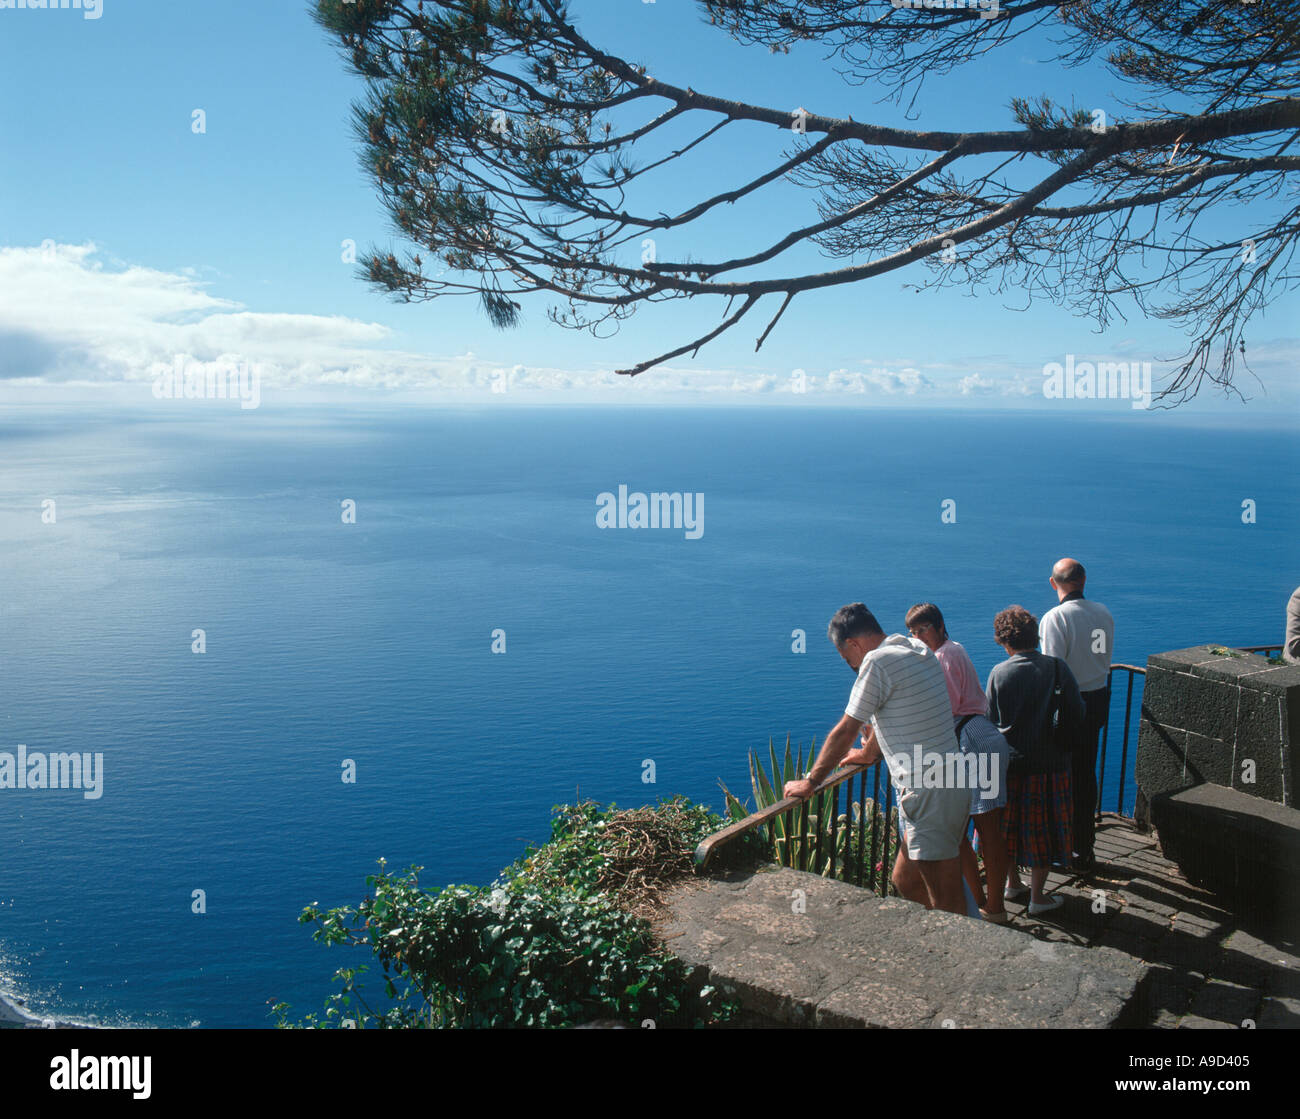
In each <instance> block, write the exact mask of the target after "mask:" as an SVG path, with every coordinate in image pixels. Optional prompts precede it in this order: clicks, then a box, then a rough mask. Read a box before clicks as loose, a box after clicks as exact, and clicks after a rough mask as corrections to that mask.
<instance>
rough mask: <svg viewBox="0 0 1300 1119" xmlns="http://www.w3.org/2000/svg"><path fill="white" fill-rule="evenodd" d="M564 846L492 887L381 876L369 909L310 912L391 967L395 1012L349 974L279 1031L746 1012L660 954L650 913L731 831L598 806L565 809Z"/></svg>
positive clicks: (701, 1020) (677, 802)
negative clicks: (718, 836) (712, 841)
mask: <svg viewBox="0 0 1300 1119" xmlns="http://www.w3.org/2000/svg"><path fill="white" fill-rule="evenodd" d="M555 813H556V816H555V819H554V820H553V822H552V838H551V840H550V841H549V842H548V843H546V844H543V845H542V846H541V847H530V848H529V849H528V851H527V852H525V854H524V855H523V856H522V857H521V858H520V859H518V860H516V862H514V863H512V864H511V865H510V866H509V867H507V868H506V870H505V871H504V872H503V873H502V875H501V876H500V878H498V880H497V881H496V882H495V883H494V884H493V885H492V886H490V887H475V886H447V887H445V888H443V889H441V890H438V891H436V892H429V891H427V890H423V889H421V888H420V885H419V872H420V869H421V868H419V867H411V868H409V869H408V870H407V871H406V872H405V873H404V874H402V875H399V876H393V875H389V874H388V873H387V872H386V871H385V864H384V862H383V860H380V864H379V865H380V872H379V873H378V874H375V875H371V876H369V877H368V878H367V879H366V884H367V886H368V887H369V888H370V891H371V893H370V895H369V896H367V897H366V898H365V899H364V900H363V901H362V902H361V904H360V905H358V906H357V907H356V908H355V909H353V908H351V907H348V906H343V907H340V908H338V909H331V910H326V911H322V910H320V909H318V908H317V907H316V906H315V905H311V906H308V907H307V908H305V909H304V910H303V911H302V914H301V915H300V916H299V921H300V923H303V924H315V925H316V926H317V928H316V929H315V931H314V932H313V934H312V936H313V939H315V940H317V941H320V942H321V943H324V944H326V945H337V944H349V945H356V946H366V947H368V948H369V949H370V950H371V952H372V953H373V954H374V956H375V957H376V958H377V959H378V961H379V964H380V965H381V966H382V968H383V974H384V980H385V984H384V993H385V1000H386V1005H384V1006H383V1007H376V1006H373V1005H371V1001H369V1000H367V998H366V997H365V996H364V995H363V993H362V991H361V989H360V985H359V984H358V982H357V978H358V976H359V975H360V974H361V973H362V972H364V971H365V968H364V967H356V968H340V969H339V970H338V971H337V972H336V973H335V980H336V982H338V983H340V984H341V990H340V991H339V992H337V993H335V994H333V995H331V996H329V998H327V1000H326V1010H325V1015H324V1018H323V1019H322V1018H319V1017H317V1016H316V1015H314V1014H309V1015H307V1016H306V1017H305V1018H304V1019H303V1020H302V1021H301V1022H299V1023H292V1022H290V1020H289V1010H290V1007H289V1006H288V1005H287V1004H285V1003H277V1004H276V1006H275V1007H274V1008H273V1009H272V1014H274V1015H275V1017H276V1024H277V1025H279V1026H281V1027H283V1028H289V1027H291V1026H294V1025H300V1026H305V1027H310V1028H317V1027H322V1026H348V1025H352V1026H354V1027H355V1026H360V1027H366V1026H377V1027H381V1028H394V1027H399V1028H401V1027H406V1028H409V1027H429V1026H435V1027H436V1026H444V1027H508V1026H524V1027H546V1026H572V1025H578V1024H581V1023H583V1022H586V1021H591V1020H594V1019H610V1018H613V1019H618V1020H622V1021H626V1022H631V1023H637V1024H639V1023H642V1022H645V1021H646V1020H647V1019H649V1020H653V1022H654V1024H655V1025H657V1026H697V1025H707V1024H711V1023H713V1022H719V1021H725V1020H726V1019H728V1018H730V1017H731V1016H732V1015H733V1014H734V1013H735V1011H736V1009H737V1007H736V1005H735V1003H733V1002H732V1001H731V1000H730V999H728V998H726V997H725V996H724V995H723V994H722V993H721V992H719V991H717V990H716V989H714V988H713V987H710V986H707V985H705V984H703V983H702V981H700V980H699V979H697V978H696V977H694V976H693V974H692V973H691V971H690V970H689V969H688V968H687V967H686V966H685V965H684V964H683V963H682V962H681V961H680V960H678V959H677V958H676V957H675V956H673V955H672V954H671V953H670V952H669V951H667V949H665V948H664V947H663V946H662V945H661V944H659V943H658V942H657V941H656V939H655V937H654V935H653V932H652V929H651V925H650V923H649V922H648V921H647V920H646V919H645V917H644V916H640V915H638V914H637V913H633V912H629V907H631V908H636V909H639V910H642V911H646V912H649V911H653V909H654V907H655V905H656V904H657V902H658V896H659V893H660V891H661V890H662V889H663V888H664V887H665V886H667V885H668V884H669V883H670V882H672V881H673V880H674V879H676V878H678V877H680V876H681V875H683V874H686V873H690V870H691V860H690V855H691V852H692V850H693V848H694V845H695V843H696V842H698V840H699V838H703V836H704V835H707V834H709V833H710V832H711V831H714V830H716V829H717V827H718V826H719V825H720V824H721V823H722V821H721V820H720V819H719V818H718V817H717V816H715V815H713V814H712V813H710V812H708V811H707V810H706V809H703V808H700V807H698V806H694V805H690V804H689V802H687V801H685V800H684V799H683V798H675V799H674V800H671V801H668V802H665V803H664V804H662V805H660V806H659V807H658V808H647V809H636V810H632V811H630V812H626V811H625V812H619V811H618V810H616V809H615V808H614V807H613V806H612V805H611V806H610V807H609V808H608V809H602V808H600V807H599V806H597V805H594V804H590V803H586V804H579V805H572V806H570V805H565V806H560V807H558V808H556V809H555Z"/></svg>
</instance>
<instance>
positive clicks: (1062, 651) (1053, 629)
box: [1038, 609, 1069, 660]
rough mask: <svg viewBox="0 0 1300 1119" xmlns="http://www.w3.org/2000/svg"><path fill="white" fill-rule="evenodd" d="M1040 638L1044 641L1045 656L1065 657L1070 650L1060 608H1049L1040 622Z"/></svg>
mask: <svg viewBox="0 0 1300 1119" xmlns="http://www.w3.org/2000/svg"><path fill="white" fill-rule="evenodd" d="M1038 640H1039V641H1040V642H1042V646H1043V656H1045V657H1060V658H1061V659H1062V660H1064V659H1065V655H1066V653H1067V652H1069V650H1068V649H1067V648H1066V645H1067V644H1068V642H1067V641H1066V640H1065V623H1064V622H1063V621H1062V620H1061V612H1060V611H1059V610H1055V609H1053V610H1049V611H1048V612H1047V613H1046V614H1044V615H1043V620H1042V621H1041V622H1040V623H1039V624H1038Z"/></svg>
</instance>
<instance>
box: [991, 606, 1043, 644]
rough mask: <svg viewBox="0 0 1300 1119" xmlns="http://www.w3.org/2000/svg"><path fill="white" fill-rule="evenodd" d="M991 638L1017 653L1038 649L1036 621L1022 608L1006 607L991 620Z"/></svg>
mask: <svg viewBox="0 0 1300 1119" xmlns="http://www.w3.org/2000/svg"><path fill="white" fill-rule="evenodd" d="M993 638H994V640H995V641H997V643H998V644H999V645H1005V646H1007V648H1009V649H1015V650H1017V651H1019V650H1021V649H1036V648H1038V619H1037V618H1035V617H1034V616H1033V615H1032V614H1031V613H1030V612H1029V611H1028V610H1026V609H1025V608H1024V607H1023V606H1008V607H1007V608H1006V609H1005V610H1003V611H1002V612H1001V613H1000V614H998V616H997V617H996V618H994V619H993Z"/></svg>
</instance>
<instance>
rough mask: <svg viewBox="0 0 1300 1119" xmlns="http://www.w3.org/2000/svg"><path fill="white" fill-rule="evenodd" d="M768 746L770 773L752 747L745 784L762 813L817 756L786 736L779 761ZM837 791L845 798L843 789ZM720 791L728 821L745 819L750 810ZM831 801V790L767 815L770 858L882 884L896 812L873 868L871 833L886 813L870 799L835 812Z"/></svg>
mask: <svg viewBox="0 0 1300 1119" xmlns="http://www.w3.org/2000/svg"><path fill="white" fill-rule="evenodd" d="M767 748H768V757H769V761H770V769H766V768H764V765H763V760H762V758H760V757H759V754H758V751H757V750H754V749H753V748H751V749H750V751H749V781H750V785H751V787H752V789H753V793H754V801H755V808H754V809H753V811H761V810H762V809H764V808H767V807H769V806H771V805H773V804H776V803H777V802H778V801H780V800H782V799H784V798H783V796H782V792H783V790H784V788H785V783H786V782H787V781H793V780H795V779H796V778H798V777H800V776H802V775H803V773H804V772H805V771H806V770H807V768H808V767H809V766H811V765H812V762H813V759H814V758H816V756H817V740H816V739H813V741H812V742H811V743H810V744H809V746H808V752H807V755H805V754H804V749H803V744H802V743H798V744H796V745H794V746H791V743H790V738H789V736H788V735H787V736H786V740H785V754H784V756H783V757H779V756H778V755H777V752H776V746H775V745H774V744H773V742H772V741H771V740H770V739H769V740H768V744H767ZM719 784H721V782H719ZM841 791H842V792H843V794H844V795H845V797H847V793H848V790H847V788H845V789H843V790H841ZM722 793H723V796H724V797H725V798H726V805H727V814H728V815H729V816H730V818H731V819H732V820H733V821H739V820H743V819H745V818H746V817H747V816H749V815H750V813H751V810H750V809H749V808H747V807H746V806H745V804H744V803H743V802H742V801H741V800H740V798H739V797H737V796H735V795H734V794H733V793H732V792H731V790H730V789H728V788H727V786H726V785H722ZM836 799H837V798H836V793H835V791H832V790H829V789H828V790H826V791H824V792H821V793H818V794H817V795H816V796H812V797H809V798H808V800H806V801H804V802H802V803H801V804H800V805H799V806H798V807H796V808H793V809H791V810H790V811H789V812H783V813H781V815H779V816H774V817H772V819H770V820H769V821H768V822H767V823H766V824H765V825H764V828H765V830H766V832H767V837H768V840H769V842H770V846H771V851H772V855H773V858H774V859H775V860H776V862H777V863H778V864H779V865H781V866H788V867H795V868H798V867H799V866H800V864H801V862H802V864H803V867H802V869H804V870H807V871H810V872H812V873H813V874H820V875H822V876H823V877H830V876H831V874H832V871H831V867H832V865H834V868H835V869H834V876H835V877H836V878H840V879H843V880H845V881H851V882H856V883H858V884H860V885H873V886H874V885H875V884H876V883H877V882H879V881H882V880H883V876H882V873H881V872H882V871H883V868H884V865H885V864H887V863H888V862H889V859H890V857H891V852H893V851H894V850H896V848H897V838H896V834H897V833H896V812H895V811H894V810H893V809H892V808H891V809H890V812H889V817H888V826H887V828H885V829H882V830H881V834H883V835H885V836H886V837H887V846H886V849H885V850H884V851H879V852H877V854H878V855H879V856H880V858H879V862H878V863H877V864H876V865H875V866H873V865H871V853H872V851H873V849H874V848H875V842H874V840H875V835H876V833H877V829H878V828H879V826H880V825H881V824H882V823H884V822H885V814H884V813H883V812H882V811H881V810H880V809H879V808H878V807H877V806H876V804H875V802H874V801H873V800H872V799H871V798H870V797H867V798H864V801H863V802H858V801H854V802H853V803H852V804H851V805H850V804H848V803H846V804H845V806H844V808H845V810H844V811H842V812H836V811H835V807H834V806H835V803H836ZM864 808H865V810H866V813H867V817H866V821H867V823H866V830H865V834H863V835H862V837H861V839H860V840H859V828H860V825H861V822H862V814H863V810H864ZM805 816H806V819H805ZM832 816H834V827H833V828H832ZM832 831H833V832H834V839H833V840H832V837H831V833H832ZM859 850H861V858H859ZM832 853H833V854H834V858H833V859H832Z"/></svg>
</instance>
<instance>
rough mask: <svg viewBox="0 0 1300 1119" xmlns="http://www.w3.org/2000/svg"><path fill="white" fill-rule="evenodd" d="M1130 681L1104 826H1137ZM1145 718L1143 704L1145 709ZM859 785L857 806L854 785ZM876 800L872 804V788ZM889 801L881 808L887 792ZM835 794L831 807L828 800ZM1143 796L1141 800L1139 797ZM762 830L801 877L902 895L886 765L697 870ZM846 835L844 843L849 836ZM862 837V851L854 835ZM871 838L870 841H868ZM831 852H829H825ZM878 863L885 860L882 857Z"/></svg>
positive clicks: (704, 848)
mask: <svg viewBox="0 0 1300 1119" xmlns="http://www.w3.org/2000/svg"><path fill="white" fill-rule="evenodd" d="M1281 649H1282V646H1281V645H1251V646H1247V647H1242V648H1238V649H1237V650H1236V651H1237V652H1243V653H1259V654H1268V653H1275V652H1280V651H1281ZM1117 672H1122V673H1125V674H1126V677H1127V679H1126V681H1125V686H1124V717H1123V719H1122V720H1121V721H1120V726H1121V727H1122V728H1123V737H1122V738H1121V739H1120V746H1119V778H1118V782H1117V785H1118V788H1117V789H1116V791H1115V795H1114V799H1113V801H1112V802H1111V803H1113V804H1114V808H1113V810H1109V811H1106V810H1105V809H1104V807H1103V805H1104V802H1105V801H1106V761H1107V758H1108V756H1109V753H1110V744H1111V735H1110V731H1111V723H1112V719H1111V712H1110V711H1108V712H1107V718H1106V722H1105V724H1104V725H1103V727H1102V732H1101V743H1100V745H1099V746H1098V749H1097V765H1098V774H1097V804H1096V808H1095V810H1094V818H1095V819H1096V820H1097V821H1100V820H1101V818H1102V816H1103V814H1105V815H1111V816H1118V817H1120V818H1122V819H1126V820H1131V819H1132V818H1133V815H1132V812H1131V811H1129V810H1126V807H1127V806H1126V804H1125V796H1124V793H1125V786H1126V785H1127V783H1128V778H1129V742H1130V740H1131V738H1132V735H1133V708H1134V702H1133V699H1134V695H1133V686H1134V681H1135V680H1136V679H1137V677H1139V676H1142V677H1145V676H1146V672H1147V670H1146V669H1145V668H1139V667H1138V666H1137V665H1133V664H1112V665H1111V666H1110V673H1109V675H1108V676H1107V677H1106V685H1107V687H1109V688H1110V689H1111V707H1112V711H1113V709H1114V706H1115V702H1116V700H1117V698H1118V697H1117V696H1116V693H1115V673H1117ZM1137 706H1138V715H1139V719H1140V716H1141V701H1140V700H1139V701H1138V705H1137ZM855 781H857V782H858V792H857V796H856V798H855V797H854V794H853V784H854V782H855ZM868 784H870V786H871V795H870V796H869V797H868V796H867V786H868ZM882 784H883V785H884V801H883V804H882V802H881V796H880V793H881V785H882ZM841 786H847V787H845V788H844V794H845V798H844V805H845V810H846V811H845V813H844V814H843V815H841V813H840V808H839V805H840V789H841ZM826 794H829V801H827V800H826V799H825V795H826ZM1135 795H1136V794H1135ZM819 798H823V799H822V800H821V801H820V807H821V810H822V812H824V813H826V812H827V808H829V811H828V814H829V816H830V827H829V828H827V827H826V826H825V825H823V824H822V823H821V821H820V819H819V818H818V816H817V813H816V812H814V810H813V809H814V807H817V806H819ZM757 829H762V832H763V834H764V838H765V840H766V842H767V843H768V845H769V849H770V850H771V852H772V854H773V856H774V857H775V858H776V860H777V862H779V863H781V864H782V865H784V866H795V867H797V868H798V869H799V870H808V869H810V865H809V864H810V863H811V868H812V869H814V870H815V871H816V872H817V873H821V874H824V875H828V876H830V877H839V878H842V879H843V880H845V881H848V882H852V883H853V884H854V885H857V886H864V887H866V888H868V889H870V890H873V891H875V892H877V893H879V894H881V895H882V896H883V895H887V894H889V893H894V894H897V891H896V890H894V889H893V887H892V884H891V883H890V881H889V876H890V871H891V869H892V864H893V861H894V858H895V856H896V855H897V852H898V834H897V829H898V812H897V809H896V808H895V806H894V787H893V783H892V782H891V781H890V780H889V771H888V769H887V768H886V767H885V765H884V763H883V762H877V763H876V764H875V765H872V766H846V767H844V768H842V769H840V770H838V771H837V772H835V773H833V774H831V776H830V777H828V778H826V780H825V781H823V782H822V783H821V784H820V785H818V786H817V787H816V788H815V789H814V790H813V792H812V795H811V796H809V797H808V799H807V800H800V799H797V798H795V797H786V798H785V799H783V800H779V801H777V802H776V803H774V804H771V805H768V806H767V807H766V808H762V809H760V810H759V811H757V812H754V813H751V814H750V815H749V816H746V817H745V818H744V819H743V820H738V821H736V822H735V823H734V824H731V825H729V826H727V827H725V828H723V829H722V830H721V831H719V832H715V833H714V834H713V835H711V836H709V837H708V838H707V839H706V840H704V842H702V843H701V844H700V845H699V846H698V847H697V848H696V849H695V862H696V865H697V866H698V867H699V868H700V869H704V868H705V867H707V866H708V864H709V863H710V862H711V861H712V859H713V858H714V857H715V856H716V855H717V852H718V851H719V850H720V849H721V848H722V847H724V846H725V845H726V844H728V843H730V842H731V841H733V840H735V839H736V838H738V837H739V836H741V835H745V834H746V833H748V832H751V831H755V830H757ZM845 831H847V834H844V835H842V834H841V833H842V832H845ZM855 831H856V833H857V834H856V850H855V849H854V838H855V837H854V832H855ZM868 835H869V836H870V839H869V841H868ZM828 844H829V851H827V850H826V849H825V848H826V846H827V845H828ZM877 856H879V857H877Z"/></svg>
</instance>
